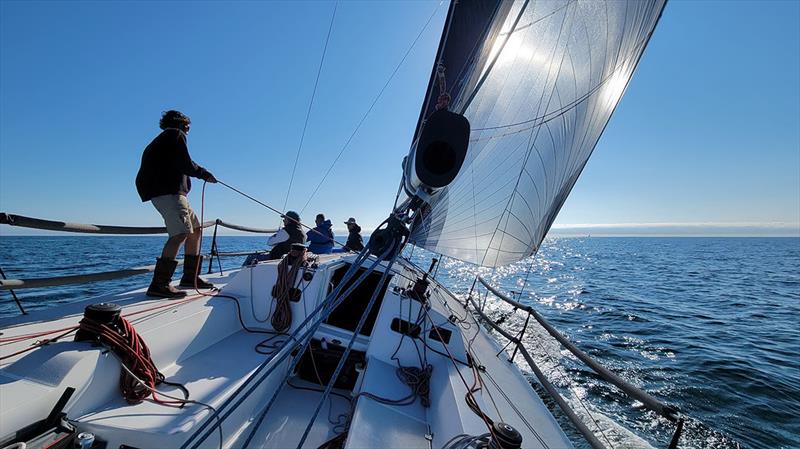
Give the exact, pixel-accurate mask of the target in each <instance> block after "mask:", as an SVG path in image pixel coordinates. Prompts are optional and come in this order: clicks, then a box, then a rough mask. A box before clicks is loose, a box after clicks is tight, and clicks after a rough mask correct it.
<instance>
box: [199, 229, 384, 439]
mask: <svg viewBox="0 0 800 449" xmlns="http://www.w3.org/2000/svg"><path fill="white" fill-rule="evenodd" d="M381 224H383V223H381ZM390 250H391V248H389V249H387V250H386V252H384V253H383V254H382V255H381V256H379V257H378V258H377V260H376V261H375V262H374V263H373V264H372V265H370V266H369V267H368V268H367V269H366V270H364V272H363V273H361V274H360V275H359V277H358V278H357V279H356V280H355V281H354V282H353V284H352V285H350V286H349V287H347V289H345V291H344V293H342V289H343V288H344V285H346V284H349V283H350V280H351V278H352V277H353V276H354V275H355V274H356V272H357V271H358V269H359V268H361V267H362V265H363V262H364V261H366V260H367V259H368V258H369V252H368V248H365V249H364V250H362V252H361V253H360V254H359V256H358V258H357V259H355V260H354V261H353V264H352V265H351V266H350V268H349V269H348V270H347V272H346V273H345V275H344V276H343V277H342V280H341V281H339V284H338V285H337V286H336V288H335V289H334V290H333V291H332V292H331V293H329V294H328V296H327V297H326V298H325V300H324V301H323V302H322V303H321V304H320V305H318V306H317V307H316V308H315V309H314V310H313V311H312V312H311V315H312V316H313V315H315V314H316V313H317V312H318V311H319V310H320V309H321V308H323V306H325V308H324V310H322V315H323V316H322V317H320V318H319V319H318V320H317V321H315V322H314V323H311V324H310V325H309V326H308V330H307V331H306V332H305V333H304V334H303V335H302V336H301V337H300V338H299V339H297V341H298V344H299V342H300V341H304V343H302V344H300V345H299V347H298V350H297V353H296V355H294V356H293V359H292V360H291V361H290V363H289V364H288V367H289V369H288V371H287V372H286V374H285V375H284V377H283V378H282V379H281V381H280V382H279V383H278V385H279V386H278V388H277V389H276V390H275V393H273V395H272V397H271V398H270V400H269V402H268V403H267V405H266V406H265V407H264V409H263V410H262V412H261V415H260V417H259V419H258V422H257V423H256V424H255V425H253V427H252V430H251V431H250V434H249V435H248V437H247V440H246V441H245V444H244V447H247V445H248V444H249V443H250V441H251V440H252V438H253V437H254V436H255V433H256V431H257V430H258V428H259V426H260V425H261V422H263V420H264V418H265V417H266V415H267V413H268V412H269V410H270V408H271V407H272V405H273V404H274V403H275V401H276V400H277V398H278V395H279V394H280V393H281V391H282V388H283V385H284V382H285V381H287V380H288V377H289V376H290V375H291V373H292V372H293V371H294V368H295V367H296V365H297V363H298V362H299V360H300V358H301V357H302V355H303V354H304V353H305V351H306V349H307V348H309V347H310V344H311V340H312V338H313V334H314V333H316V331H317V329H318V328H319V326H320V325H321V324H322V322H323V321H324V320H325V319H327V318H328V316H329V315H330V313H331V312H332V311H333V310H334V309H335V308H336V307H338V306H339V304H341V303H342V302H343V301H344V300H345V299H346V298H347V297H349V296H350V294H351V293H352V291H353V290H354V289H355V288H357V287H358V286H359V285H361V283H362V282H363V281H364V279H366V277H367V276H368V275H370V274H371V273H372V272H373V271H374V270H375V267H376V266H378V265H379V264H380V262H381V261H382V260H383V257H385V256H387V255H388V253H389V251H390ZM309 318H310V316H309V317H307V318H306V319H305V320H304V321H303V322H302V323H300V325H298V327H297V329H296V330H295V331H294V332H293V333H292V334H296V333H298V332H300V330H302V329H304V328H306V323H308V321H309ZM289 354H290V353H289V352H284V353H283V354H282V355H281V358H280V360H278V362H276V365H273V367H272V368H270V369H269V370H267V372H266V373H265V374H263V375H261V377H260V379H259V380H258V382H257V383H256V384H255V385H254V386H252V387H250V388H249V390H248V391H246V392H245V396H244V397H243V398H241V399H239V400H238V401H237V403H236V404H235V405H234V406H233V408H232V409H231V410H229V411H228V412H226V415H224V416H223V417H222V419H223V420H224V419H225V418H227V416H228V415H229V414H230V413H232V412H233V411H234V410H235V409H236V408H238V407H239V405H241V403H242V401H244V399H245V398H246V397H247V396H249V395H250V394H251V393H252V392H253V390H254V389H255V388H256V387H257V386H258V384H260V383H261V382H262V381H264V380H265V379H266V378H267V377H268V376H269V375H270V374H271V373H272V372H273V371H274V369H275V368H276V367H277V363H281V362H282V361H283V360H285V359H286V358H287V357H288V356H289ZM259 369H261V367H259ZM251 377H252V376H251ZM249 379H250V378H248V381H249ZM220 408H222V406H221V407H220ZM211 430H213V428H212V429H210V430H209V431H206V434H205V435H203V436H202V440H201V441H200V442H199V443H198V444H196V445H195V446H194V447H197V446H199V444H200V443H202V441H204V440H205V439H206V438H208V435H209V432H210V431H211Z"/></svg>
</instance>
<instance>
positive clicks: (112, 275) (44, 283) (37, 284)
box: [0, 251, 266, 290]
mask: <svg viewBox="0 0 800 449" xmlns="http://www.w3.org/2000/svg"><path fill="white" fill-rule="evenodd" d="M265 252H266V251H242V252H232V253H214V254H211V255H206V256H204V257H208V256H217V257H238V256H249V255H251V254H262V253H265ZM178 264H179V265H180V264H183V261H181V260H179V261H178ZM153 270H155V265H147V266H143V267H134V268H126V269H123V270H114V271H103V272H99V273H88V274H76V275H71V276H56V277H50V278H33V279H0V290H12V289H14V290H16V289H20V288H42V287H58V286H61V285H69V284H82V283H90V282H99V281H109V280H113V279H122V278H126V277H130V276H137V275H140V274H145V273H152V272H153Z"/></svg>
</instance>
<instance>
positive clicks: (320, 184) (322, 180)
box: [300, 2, 442, 214]
mask: <svg viewBox="0 0 800 449" xmlns="http://www.w3.org/2000/svg"><path fill="white" fill-rule="evenodd" d="M441 6H442V3H441V2H440V3H439V4H438V5H437V6H436V9H434V10H433V13H431V15H430V17H428V20H427V21H426V22H425V25H423V26H422V29H421V30H419V33H417V37H415V38H414V41H413V42H411V46H409V47H408V50H406V52H405V54H403V57H402V59H400V62H398V63H397V65H396V66H395V68H394V70H393V71H392V74H391V75H389V79H387V80H386V83H384V85H383V87H381V90H380V91H379V92H378V95H376V96H375V98H374V99H373V100H372V104H370V106H369V108H368V109H367V112H365V113H364V115H362V116H361V119H360V120H359V121H358V124H357V125H356V127H355V129H354V130H353V132H352V133H351V134H350V137H348V138H347V141H345V143H344V145H342V149H341V150H339V154H337V155H336V158H334V159H333V162H331V165H330V167H328V170H327V171H326V172H325V174H324V175H323V176H322V179H320V180H319V183H318V184H317V186H316V187H315V188H314V191H313V192H311V195H310V196H309V197H308V201H306V204H304V205H303V208H302V209H300V213H301V214H302V213H303V211H305V210H306V207H308V204H309V203H311V200H312V199H314V195H316V194H317V192H318V191H319V188H320V187H322V184H323V183H324V182H325V180H326V179H327V178H328V175H330V174H331V171H333V167H334V166H335V165H336V163H337V162H339V159H340V158H341V157H342V154H344V152H345V150H347V147H348V146H350V142H352V141H353V138H354V137H355V136H356V134H357V133H358V130H359V129H361V125H363V124H364V121H365V120H366V119H367V117H368V116H369V114H370V112H372V109H373V108H374V107H375V105H376V104H377V103H378V100H380V98H381V96H383V93H384V92H385V91H386V88H387V87H389V83H391V82H392V80H393V79H394V76H395V75H396V74H397V71H398V70H400V67H401V66H402V65H403V63H404V62H405V61H406V58H408V55H409V54H410V53H411V50H413V49H414V47H415V46H416V45H417V42H418V41H419V38H420V37H422V33H424V32H425V30H426V29H428V25H429V24H430V23H431V20H433V17H434V16H435V15H436V12H437V11H439V8H440V7H441Z"/></svg>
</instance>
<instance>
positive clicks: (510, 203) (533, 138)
mask: <svg viewBox="0 0 800 449" xmlns="http://www.w3.org/2000/svg"><path fill="white" fill-rule="evenodd" d="M526 4H527V2H526ZM575 9H577V8H573V11H574V10H575ZM574 14H575V13H574V12H573V15H574ZM567 17H568V12H567V11H565V12H564V20H563V21H562V22H561V26H560V28H559V30H558V37H557V38H556V42H555V45H554V46H553V57H555V54H556V51H557V50H558V43H559V42H561V36H562V34H563V32H564V26H565V25H566V23H567ZM517 21H519V17H518V18H517ZM514 25H516V23H515V24H514ZM512 31H513V28H512ZM507 40H508V39H506V41H507ZM504 45H505V44H504ZM565 45H566V44H565ZM500 52H502V48H501V49H500ZM500 52H498V55H499V53H500ZM566 53H567V49H566V48H565V49H564V53H563V54H562V55H561V61H560V63H559V65H558V70H557V72H556V74H555V81H554V83H556V82H557V81H558V76H559V74H560V73H561V68H562V66H563V64H564V56H565V54H566ZM551 72H552V63H551V64H550V66H548V69H547V74H546V77H545V83H544V87H547V82H548V80H549V79H550V73H551ZM544 97H545V91H544V89H543V90H542V95H541V97H540V98H539V104H538V106H537V108H536V111H537V113H538V111H539V110H540V109H541V106H542V101H543V100H544ZM552 99H553V95H552V93H551V94H550V96H549V97H548V99H547V104H546V105H545V111H546V110H547V108H548V107H549V105H550V101H551V100H552ZM540 129H541V128H536V129H535V131H534V130H532V131H531V135H530V136H529V137H528V142H529V144H530V146H529V147H528V150H527V152H526V154H525V160H524V161H523V162H522V166H521V167H520V172H519V175H518V176H517V183H516V185H515V186H514V190H513V191H514V192H516V190H517V187H518V186H519V182H520V179H522V170H523V169H524V168H525V166H526V165H527V164H528V159H529V158H530V155H531V150H532V149H533V150H536V152H537V154H539V149H538V148H536V140H537V139H538V137H539V130H540ZM541 158H542V156H541V154H539V159H540V160H541ZM543 165H544V164H543ZM545 178H546V172H545ZM546 186H547V184H546V181H545V187H546ZM545 194H546V192H545ZM513 203H514V195H513V193H512V195H511V197H510V198H509V200H508V204H507V205H506V208H505V211H508V210H510V208H511V207H513ZM505 211H504V212H505ZM508 220H509V219H508V218H506V226H505V228H507V227H508ZM502 222H503V219H502V217H501V218H500V220H498V222H497V226H496V227H495V234H496V233H497V231H499V230H500V224H501V223H502ZM505 228H504V229H505ZM494 237H495V236H494V235H493V236H492V240H490V242H491V241H493V240H494ZM504 237H505V233H503V235H501V236H500V246H499V247H498V248H497V252H496V254H495V259H494V264H497V259H498V257H500V253H501V252H502V249H501V248H502V245H503V239H504ZM488 254H489V248H487V249H486V252H485V253H484V255H483V258H482V259H481V265H483V263H484V262H485V261H486V257H487V256H488Z"/></svg>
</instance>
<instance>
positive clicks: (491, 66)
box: [458, 0, 529, 115]
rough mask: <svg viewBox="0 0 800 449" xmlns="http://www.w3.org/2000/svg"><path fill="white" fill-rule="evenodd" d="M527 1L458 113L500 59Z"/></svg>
mask: <svg viewBox="0 0 800 449" xmlns="http://www.w3.org/2000/svg"><path fill="white" fill-rule="evenodd" d="M528 2H529V0H525V3H523V4H522V6H521V7H520V8H519V12H518V13H517V18H516V19H514V24H513V25H511V30H509V32H508V34H507V35H506V38H505V39H503V43H502V44H500V48H499V49H498V50H497V53H495V55H494V59H492V62H490V63H489V65H488V66H487V67H486V71H485V72H483V76H482V77H481V79H480V80H479V81H478V83H477V84H476V85H475V88H474V89H472V93H471V94H470V95H469V97H468V98H467V100H466V101H465V102H464V106H462V107H461V110H460V111H459V112H458V113H459V114H461V115H464V112H466V111H467V108H468V107H469V105H470V104H471V103H472V100H474V99H475V96H476V95H477V94H478V91H479V90H480V89H481V87H483V83H484V82H486V79H487V78H488V77H489V74H490V73H491V72H492V68H493V67H494V65H495V63H496V62H497V60H498V59H500V54H501V53H503V49H504V48H505V47H506V44H507V43H508V39H509V38H510V37H511V35H512V34H513V33H514V30H515V29H516V28H517V24H519V20H520V19H521V18H522V15H523V14H524V13H525V9H527V7H528Z"/></svg>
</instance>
